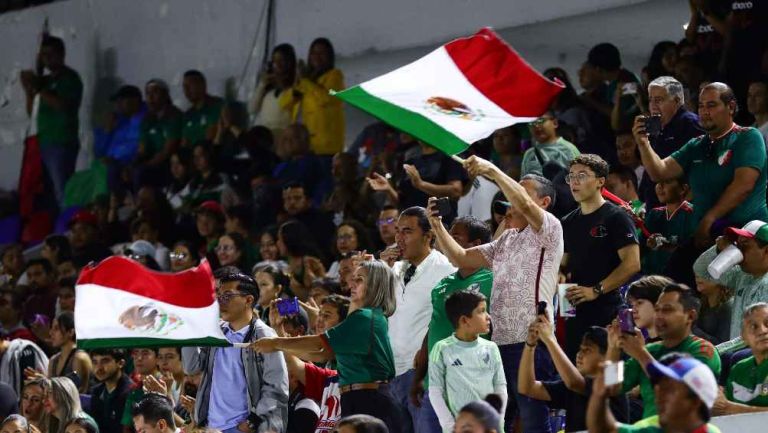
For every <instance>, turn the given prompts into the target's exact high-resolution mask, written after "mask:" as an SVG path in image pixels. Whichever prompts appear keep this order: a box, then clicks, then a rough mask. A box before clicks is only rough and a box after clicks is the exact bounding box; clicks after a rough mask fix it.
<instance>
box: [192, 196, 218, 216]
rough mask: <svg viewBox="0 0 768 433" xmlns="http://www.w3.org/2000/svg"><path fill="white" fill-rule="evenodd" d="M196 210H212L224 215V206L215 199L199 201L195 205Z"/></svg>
mask: <svg viewBox="0 0 768 433" xmlns="http://www.w3.org/2000/svg"><path fill="white" fill-rule="evenodd" d="M197 212H212V213H215V214H219V215H224V208H223V207H221V204H219V202H217V201H216V200H207V201H204V202H202V203H200V206H198V207H197Z"/></svg>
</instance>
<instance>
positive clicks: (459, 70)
mask: <svg viewBox="0 0 768 433" xmlns="http://www.w3.org/2000/svg"><path fill="white" fill-rule="evenodd" d="M563 87H564V86H563V85H562V83H555V82H552V81H550V80H548V79H547V78H545V77H544V76H542V75H541V74H539V73H538V72H537V71H536V70H534V69H533V68H532V67H531V66H530V65H529V64H528V63H526V61H525V60H523V58H522V57H520V56H519V55H518V54H517V52H515V50H513V49H512V47H510V46H509V45H507V44H506V42H504V41H503V40H502V39H501V38H500V37H499V36H498V35H497V34H496V33H494V32H493V31H492V30H491V29H488V28H484V29H481V30H480V31H479V32H477V33H476V34H474V35H472V36H470V37H466V38H461V39H457V40H455V41H453V42H450V43H448V44H445V45H443V46H442V47H440V48H438V49H436V50H435V51H433V52H431V53H429V54H427V55H426V56H425V57H422V58H420V59H418V60H416V61H415V62H413V63H410V64H408V65H405V66H403V67H401V68H399V69H396V70H394V71H392V72H389V73H387V74H384V75H382V76H379V77H377V78H374V79H372V80H370V81H366V82H365V83H362V84H360V85H358V86H354V87H352V88H349V89H347V90H344V91H340V92H335V93H334V94H335V95H336V96H337V97H339V98H341V99H342V100H344V101H346V102H348V103H350V104H352V105H354V106H356V107H358V108H360V109H362V110H364V111H366V112H368V113H369V114H371V115H373V116H375V117H378V118H379V119H381V120H383V121H384V122H386V123H389V124H390V125H392V126H394V127H395V128H397V129H400V130H401V131H405V132H407V133H409V134H411V135H413V136H414V137H416V138H418V139H420V140H422V141H424V142H426V143H429V144H431V145H433V146H435V147H437V148H439V149H440V150H442V151H444V152H446V153H448V154H450V155H455V154H457V153H460V152H462V151H464V150H466V149H467V148H468V147H469V146H470V145H471V144H472V143H474V142H475V141H477V140H480V139H482V138H485V137H487V136H489V135H490V134H491V133H493V131H495V130H497V129H500V128H504V127H507V126H510V125H513V124H515V123H520V122H530V121H533V120H535V119H536V118H538V117H539V116H541V115H542V114H543V113H544V112H545V111H546V110H547V108H548V107H549V106H550V104H551V103H552V99H553V98H554V97H555V96H557V94H558V93H559V92H560V91H561V90H562V89H563Z"/></svg>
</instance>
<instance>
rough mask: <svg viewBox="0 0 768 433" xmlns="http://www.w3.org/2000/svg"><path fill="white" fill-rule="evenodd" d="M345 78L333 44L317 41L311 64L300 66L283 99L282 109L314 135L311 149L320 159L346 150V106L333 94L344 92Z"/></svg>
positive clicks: (311, 51)
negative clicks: (289, 112)
mask: <svg viewBox="0 0 768 433" xmlns="http://www.w3.org/2000/svg"><path fill="white" fill-rule="evenodd" d="M344 87H345V86H344V74H342V73H341V71H340V70H339V69H337V68H336V53H335V51H334V49H333V45H332V44H331V41H329V40H328V39H326V38H317V39H315V40H314V41H313V42H312V44H311V45H310V47H309V56H308V61H307V64H306V65H305V64H304V63H303V62H300V63H299V65H298V68H297V76H296V82H295V84H294V85H293V89H292V91H290V92H283V93H282V94H281V95H280V106H281V107H282V108H283V109H285V110H290V111H291V112H292V115H293V119H292V120H294V121H296V120H297V119H301V122H302V123H303V124H304V125H306V127H307V129H308V130H309V132H310V146H311V148H312V151H313V152H314V153H315V154H317V155H322V156H328V157H330V156H333V155H335V154H336V153H338V152H341V151H342V148H343V147H344V106H343V104H342V103H341V100H340V99H338V98H336V97H335V96H333V95H331V94H330V93H329V90H342V89H344Z"/></svg>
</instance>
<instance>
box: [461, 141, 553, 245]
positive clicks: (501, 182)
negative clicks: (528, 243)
mask: <svg viewBox="0 0 768 433" xmlns="http://www.w3.org/2000/svg"><path fill="white" fill-rule="evenodd" d="M464 168H466V169H467V171H468V172H469V174H470V176H472V177H475V176H485V177H487V178H488V179H490V180H492V181H493V182H496V185H498V187H499V189H501V191H502V192H503V193H504V196H505V197H506V198H507V200H509V202H510V203H511V204H512V206H514V207H515V209H516V210H517V211H518V212H520V213H521V214H523V216H524V217H525V219H526V220H527V221H528V224H530V225H531V228H532V229H533V230H534V231H537V232H538V231H539V230H540V229H541V226H542V225H543V224H544V210H543V209H542V208H541V207H539V205H537V204H536V203H535V202H534V201H533V199H532V198H531V196H530V195H528V191H526V190H525V188H523V186H522V185H520V184H519V183H518V182H517V181H515V180H514V179H512V178H511V177H509V176H507V175H506V174H504V172H503V171H501V169H499V167H496V166H495V165H494V164H493V163H491V162H490V161H486V160H485V159H482V158H478V157H477V156H474V155H473V156H470V157H469V158H467V159H466V160H465V161H464Z"/></svg>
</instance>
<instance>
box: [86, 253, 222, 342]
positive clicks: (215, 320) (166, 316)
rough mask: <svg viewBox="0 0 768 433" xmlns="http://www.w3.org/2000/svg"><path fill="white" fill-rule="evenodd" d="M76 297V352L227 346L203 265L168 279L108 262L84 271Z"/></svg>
mask: <svg viewBox="0 0 768 433" xmlns="http://www.w3.org/2000/svg"><path fill="white" fill-rule="evenodd" d="M75 291H76V302H75V332H76V333H77V347H78V348H79V349H106V348H131V347H166V346H229V345H230V344H229V342H228V341H227V339H226V337H224V334H223V333H222V331H221V328H220V327H219V304H218V302H216V296H215V294H216V291H215V288H214V280H213V274H212V273H211V266H210V265H209V264H208V261H207V260H203V261H202V263H200V266H198V267H196V268H193V269H189V270H187V271H183V272H179V273H175V274H172V273H162V272H154V271H151V270H149V269H147V268H145V267H144V266H142V265H141V264H140V263H138V262H135V261H133V260H130V259H128V258H125V257H117V256H114V257H109V258H107V259H105V260H103V261H102V262H101V263H99V264H98V265H96V266H90V267H87V268H85V269H83V271H82V272H81V274H80V278H79V279H78V280H77V286H76V288H75Z"/></svg>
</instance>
